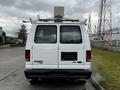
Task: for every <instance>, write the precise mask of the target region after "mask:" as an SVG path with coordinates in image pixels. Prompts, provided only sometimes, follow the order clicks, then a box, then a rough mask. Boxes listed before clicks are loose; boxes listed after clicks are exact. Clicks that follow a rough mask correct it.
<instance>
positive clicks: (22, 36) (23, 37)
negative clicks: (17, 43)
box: [18, 24, 27, 44]
mask: <svg viewBox="0 0 120 90" xmlns="http://www.w3.org/2000/svg"><path fill="white" fill-rule="evenodd" d="M26 31H27V30H26V26H25V25H24V24H23V25H21V29H20V30H19V32H18V39H21V40H22V41H23V44H25V43H26Z"/></svg>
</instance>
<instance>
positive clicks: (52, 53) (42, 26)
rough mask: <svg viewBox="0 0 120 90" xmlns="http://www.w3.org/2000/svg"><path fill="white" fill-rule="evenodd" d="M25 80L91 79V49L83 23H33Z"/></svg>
mask: <svg viewBox="0 0 120 90" xmlns="http://www.w3.org/2000/svg"><path fill="white" fill-rule="evenodd" d="M25 59H26V62H25V71H24V72H25V76H26V77H27V78H28V79H30V80H37V79H46V78H64V79H81V80H87V79H89V78H90V76H91V73H92V71H91V47H90V41H89V37H88V33H87V31H86V29H85V24H83V23H80V21H79V20H72V19H68V20H67V19H65V20H58V22H57V21H55V20H50V19H48V20H47V19H41V20H39V22H37V23H33V24H32V27H31V29H30V32H29V34H28V38H27V43H26V49H25Z"/></svg>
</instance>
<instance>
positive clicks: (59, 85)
mask: <svg viewBox="0 0 120 90" xmlns="http://www.w3.org/2000/svg"><path fill="white" fill-rule="evenodd" d="M0 90H95V89H94V87H93V86H92V84H91V83H90V82H89V81H88V82H87V83H86V84H85V85H81V84H80V83H76V82H73V81H70V80H49V81H39V82H38V83H37V84H36V85H31V84H30V83H29V81H28V80H27V79H26V78H25V76H24V47H16V48H9V49H0Z"/></svg>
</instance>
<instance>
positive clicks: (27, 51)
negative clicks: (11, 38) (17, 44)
mask: <svg viewBox="0 0 120 90" xmlns="http://www.w3.org/2000/svg"><path fill="white" fill-rule="evenodd" d="M25 60H26V61H30V50H25Z"/></svg>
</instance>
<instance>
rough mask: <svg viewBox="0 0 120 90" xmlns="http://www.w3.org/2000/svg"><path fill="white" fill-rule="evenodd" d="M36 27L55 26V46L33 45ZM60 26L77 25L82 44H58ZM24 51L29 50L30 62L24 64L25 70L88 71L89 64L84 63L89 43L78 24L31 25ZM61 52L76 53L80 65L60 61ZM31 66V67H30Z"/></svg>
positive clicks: (85, 32) (84, 30)
mask: <svg viewBox="0 0 120 90" xmlns="http://www.w3.org/2000/svg"><path fill="white" fill-rule="evenodd" d="M37 25H57V43H56V44H40V43H39V44H36V43H34V35H35V29H36V26H37ZM60 25H75V26H76V25H77V26H78V25H79V26H80V27H81V33H82V38H83V42H82V43H81V44H60V43H59V41H60V31H59V26H60ZM26 49H30V50H31V61H32V62H31V61H30V63H26V68H29V69H30V68H34V69H43V68H44V69H48V68H49V69H58V68H59V69H90V68H91V65H90V64H91V63H90V62H86V50H91V48H90V41H89V37H88V34H87V31H86V29H85V26H84V25H80V23H41V24H33V25H32V28H31V29H30V32H29V34H28V39H27V44H26ZM61 52H77V53H78V61H82V63H73V61H61ZM35 60H38V61H39V60H40V61H41V60H42V61H43V64H40V63H37V62H36V63H35V62H34V61H35ZM30 64H31V65H30Z"/></svg>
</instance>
